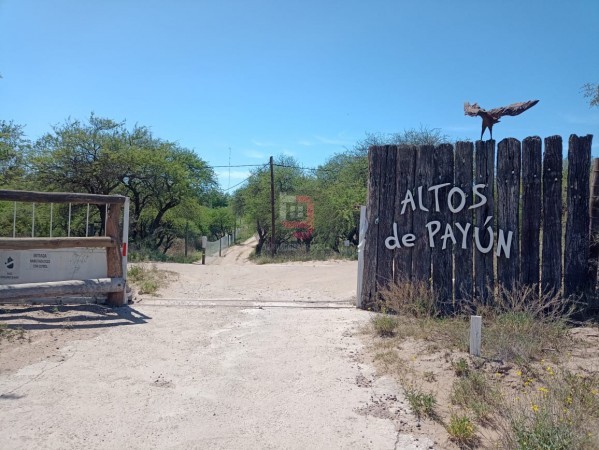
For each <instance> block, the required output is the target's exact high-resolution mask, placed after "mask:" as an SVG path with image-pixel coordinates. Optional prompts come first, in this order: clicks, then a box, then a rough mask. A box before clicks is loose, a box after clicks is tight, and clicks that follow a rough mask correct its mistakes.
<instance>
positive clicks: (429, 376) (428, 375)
mask: <svg viewBox="0 0 599 450" xmlns="http://www.w3.org/2000/svg"><path fill="white" fill-rule="evenodd" d="M422 377H423V378H424V381H427V382H429V383H434V382H435V381H437V376H436V375H435V372H431V371H427V372H424V373H423V374H422Z"/></svg>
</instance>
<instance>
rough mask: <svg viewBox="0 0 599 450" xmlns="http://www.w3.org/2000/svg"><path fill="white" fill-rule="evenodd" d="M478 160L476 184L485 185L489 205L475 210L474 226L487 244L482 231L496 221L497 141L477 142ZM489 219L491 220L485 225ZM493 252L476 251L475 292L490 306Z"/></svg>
mask: <svg viewBox="0 0 599 450" xmlns="http://www.w3.org/2000/svg"><path fill="white" fill-rule="evenodd" d="M475 147H476V152H475V156H476V160H475V168H474V182H475V184H484V185H486V187H487V188H486V189H485V191H484V193H485V195H486V197H487V203H485V204H484V205H483V206H481V207H480V208H476V210H475V220H474V226H476V227H478V228H479V229H480V230H481V241H482V242H481V244H482V245H484V244H487V243H488V241H485V239H488V238H484V237H483V236H484V234H483V233H482V231H483V230H484V229H486V228H487V227H489V226H491V227H493V228H495V227H494V226H493V224H494V221H495V200H494V193H495V141H494V140H488V141H484V142H483V141H477V142H476V146H475ZM488 217H491V220H490V221H489V222H488V223H487V224H486V225H485V222H486V220H487V218H488ZM493 261H494V258H493V251H492V250H491V251H489V252H487V253H483V252H481V251H479V250H478V249H475V250H474V272H475V273H474V290H475V295H476V297H477V299H478V301H479V302H482V303H483V304H489V303H490V302H491V300H492V298H493V290H494V280H495V270H494V269H493Z"/></svg>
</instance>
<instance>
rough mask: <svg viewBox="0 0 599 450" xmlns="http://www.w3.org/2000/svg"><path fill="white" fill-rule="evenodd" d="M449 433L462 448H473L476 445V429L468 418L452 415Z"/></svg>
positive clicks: (448, 427) (448, 428)
mask: <svg viewBox="0 0 599 450" xmlns="http://www.w3.org/2000/svg"><path fill="white" fill-rule="evenodd" d="M446 429H447V433H449V437H450V438H451V440H452V441H454V442H455V443H457V444H458V445H459V446H460V447H466V448H471V447H473V446H474V445H476V443H477V441H478V439H477V436H476V427H475V426H474V424H473V423H472V421H471V420H470V418H469V417H468V416H463V415H462V416H460V415H456V414H452V415H451V417H450V418H449V424H447V427H446Z"/></svg>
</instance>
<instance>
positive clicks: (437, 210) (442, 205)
mask: <svg viewBox="0 0 599 450" xmlns="http://www.w3.org/2000/svg"><path fill="white" fill-rule="evenodd" d="M432 183H433V186H439V185H445V186H443V187H439V188H435V189H434V190H433V191H432V192H431V193H430V196H431V197H432V204H431V220H433V221H437V222H439V224H440V228H439V231H438V232H437V234H436V236H435V237H434V241H435V242H434V245H435V246H434V247H433V249H432V255H431V262H432V264H431V268H432V281H433V289H434V290H435V293H436V296H437V301H438V307H439V310H440V311H441V313H442V314H444V315H449V314H452V313H453V312H454V305H453V257H452V250H453V247H454V245H453V241H452V240H451V239H450V238H449V237H446V238H445V239H441V237H442V236H443V235H444V234H445V232H446V230H447V227H449V233H451V234H452V235H453V226H452V225H453V217H452V216H453V214H452V213H451V212H450V210H449V208H448V206H447V200H446V199H447V196H448V194H449V191H450V190H451V189H452V188H453V147H452V146H451V145H449V144H441V145H438V146H437V147H435V151H434V154H433V181H432ZM448 236H449V235H448Z"/></svg>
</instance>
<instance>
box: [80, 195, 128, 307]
mask: <svg viewBox="0 0 599 450" xmlns="http://www.w3.org/2000/svg"><path fill="white" fill-rule="evenodd" d="M87 213H88V216H89V203H88V204H87ZM88 222H89V220H88ZM128 246H129V197H125V204H124V205H123V249H122V250H123V252H122V253H123V280H125V288H124V289H123V305H127V304H128V303H129V299H128V298H127V252H128V251H129V249H128V248H127V247H128Z"/></svg>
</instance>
